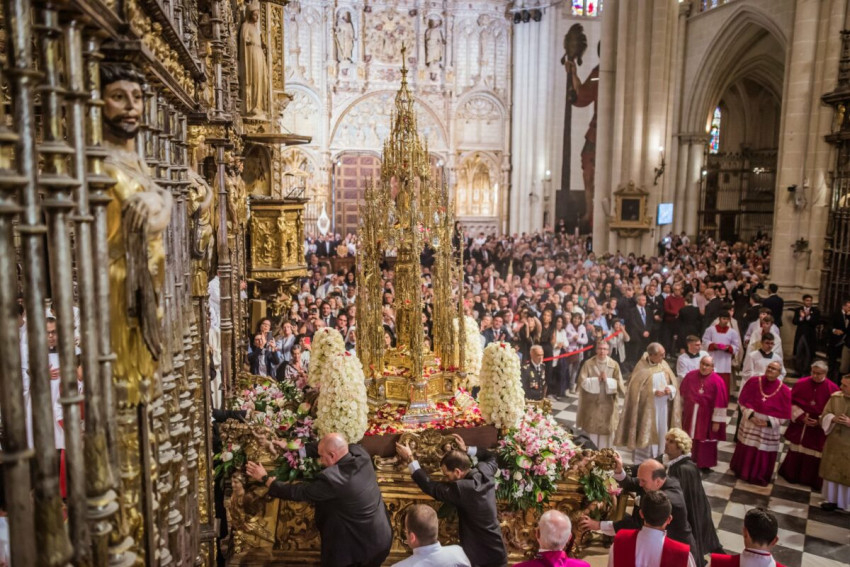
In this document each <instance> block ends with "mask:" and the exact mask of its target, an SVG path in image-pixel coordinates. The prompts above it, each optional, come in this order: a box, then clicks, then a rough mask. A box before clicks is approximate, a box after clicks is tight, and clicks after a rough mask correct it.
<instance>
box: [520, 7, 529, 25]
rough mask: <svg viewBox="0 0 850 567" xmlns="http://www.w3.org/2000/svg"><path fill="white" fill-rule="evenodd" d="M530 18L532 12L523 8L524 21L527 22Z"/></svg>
mask: <svg viewBox="0 0 850 567" xmlns="http://www.w3.org/2000/svg"><path fill="white" fill-rule="evenodd" d="M530 19H531V12H529V11H528V10H523V11H522V23H524V24H527V23H528V21H529V20H530Z"/></svg>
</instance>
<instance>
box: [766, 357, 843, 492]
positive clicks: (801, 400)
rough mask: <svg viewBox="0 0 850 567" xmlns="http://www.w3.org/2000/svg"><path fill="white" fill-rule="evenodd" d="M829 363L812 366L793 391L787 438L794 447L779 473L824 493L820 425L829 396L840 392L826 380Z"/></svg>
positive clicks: (824, 440) (823, 435)
mask: <svg viewBox="0 0 850 567" xmlns="http://www.w3.org/2000/svg"><path fill="white" fill-rule="evenodd" d="M826 373H827V366H826V363H825V362H823V361H821V360H818V361H817V362H815V363H814V364H812V375H811V376H809V377H808V378H801V379H800V380H798V381H797V383H796V384H794V387H793V388H791V423H790V424H789V425H788V429H786V430H785V439H787V440H788V442H789V443H790V444H791V445H790V447H789V448H788V454H787V455H786V456H785V461H783V462H782V466H781V467H780V468H779V474H780V475H781V476H782V478H784V479H785V480H787V481H788V482H794V483H798V484H805V485H808V486H811V487H812V488H813V489H815V490H820V489H821V486H822V485H823V479H821V477H820V475H819V474H818V470H819V469H820V459H821V452H822V451H823V445H824V443H826V434H825V433H824V432H823V428H822V427H821V426H820V415H821V412H822V411H823V408H824V406H825V405H826V402H827V401H829V397H830V396H831V395H832V394H833V393H834V392H837V391H838V386H836V385H835V383H834V382H833V381H832V380H827V379H826Z"/></svg>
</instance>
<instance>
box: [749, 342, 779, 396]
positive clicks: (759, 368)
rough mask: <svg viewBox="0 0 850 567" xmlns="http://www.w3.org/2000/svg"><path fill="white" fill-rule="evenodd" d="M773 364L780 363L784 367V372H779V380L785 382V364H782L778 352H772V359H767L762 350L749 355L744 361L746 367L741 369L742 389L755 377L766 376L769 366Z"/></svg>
mask: <svg viewBox="0 0 850 567" xmlns="http://www.w3.org/2000/svg"><path fill="white" fill-rule="evenodd" d="M771 362H778V363H779V364H781V365H782V370H780V371H779V380H784V379H785V374H786V373H787V372H786V370H785V364H784V363H783V362H782V357H781V356H779V355H778V354H776V352H771V353H770V358H765V357H764V355H763V354H762V353H761V351H760V350H754V351H753V352H751V353H749V354H747V357H746V358H745V359H744V367H743V368H742V369H741V388H743V387H744V384H746V383H747V380H749V379H750V378H752V377H753V376H764V372H765V370H767V365H768V364H770V363H771Z"/></svg>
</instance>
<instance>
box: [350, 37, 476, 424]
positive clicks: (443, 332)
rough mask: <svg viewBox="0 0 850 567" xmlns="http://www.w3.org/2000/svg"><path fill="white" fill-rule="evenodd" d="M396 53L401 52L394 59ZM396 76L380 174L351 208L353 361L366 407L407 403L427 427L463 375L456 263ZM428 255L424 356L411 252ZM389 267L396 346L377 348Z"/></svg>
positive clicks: (444, 191) (407, 96)
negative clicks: (355, 216) (428, 329)
mask: <svg viewBox="0 0 850 567" xmlns="http://www.w3.org/2000/svg"><path fill="white" fill-rule="evenodd" d="M404 53H405V49H404V48H402V60H404ZM407 72H408V71H407V66H406V65H405V64H404V63H403V64H402V69H401V88H399V90H398V93H397V94H396V97H395V108H394V109H393V112H392V116H391V119H390V120H391V125H390V135H389V137H388V138H387V139H386V140H385V142H384V151H383V162H382V165H381V177H380V179H378V180H375V179H372V180H370V181H369V182H368V183H367V187H366V194H365V200H364V201H363V202H361V204H360V226H359V229H358V235H359V239H360V253H359V258H358V264H357V272H358V273H357V280H358V287H359V290H358V294H362V295H361V299H360V300H358V304H359V308H358V313H357V318H358V323H359V324H358V343H357V355H358V357H359V358H360V360H361V362H362V363H363V369H364V372H365V374H366V376H367V388H368V392H369V399H370V403H371V404H373V405H375V406H377V405H380V404H383V403H384V402H390V403H395V404H407V405H408V409H407V413H406V416H407V418H408V419H410V420H415V421H428V420H430V419H431V417H432V411H431V409H432V408H433V404H434V403H435V402H437V401H441V400H447V399H449V398H451V397H452V396H453V395H454V392H455V390H456V388H457V386H458V385H459V379H460V378H461V377H462V376H463V373H462V370H463V369H462V368H459V366H460V364H462V361H463V350H464V346H465V345H463V344H460V343H462V340H461V338H462V337H463V335H464V334H463V333H459V332H458V330H457V323H456V321H457V317H458V315H459V314H461V315H462V313H459V312H460V309H459V307H460V303H459V301H458V302H456V301H454V300H453V297H458V298H460V297H461V296H462V295H463V294H462V293H457V294H456V295H455V294H453V287H454V284H455V282H456V281H457V282H460V276H461V268H460V264H459V262H460V258H459V257H458V255H456V254H455V253H454V250H453V248H452V237H453V231H454V215H453V214H452V206H451V204H450V201H449V192H448V187H447V185H446V183H445V181H444V180H443V179H435V178H436V177H437V175H436V174H435V173H434V171H433V169H432V165H431V159H430V155H429V153H428V146H427V144H426V143H423V141H422V138H421V137H420V135H419V132H418V131H417V125H416V114H415V112H414V110H413V104H414V99H413V96H412V95H411V93H410V89H409V88H408V84H407ZM425 247H430V248H431V249H432V250H433V252H434V257H435V263H434V268H433V273H432V274H431V285H432V286H433V288H432V291H433V293H431V294H430V296H431V298H430V301H431V309H432V313H433V319H432V323H433V325H432V328H433V329H434V331H433V349H432V348H429V346H428V345H427V343H426V340H425V338H426V337H425V331H424V328H423V309H424V307H425V304H424V302H423V293H422V290H423V285H425V283H424V282H423V279H424V278H423V274H422V267H421V265H420V254H421V253H422V252H423V250H424V249H425ZM382 262H386V263H387V265H391V266H393V268H394V270H395V332H396V336H397V339H398V340H397V346H396V347H395V348H387V347H386V346H385V344H384V327H383V310H382V308H383V306H382V293H383V282H382V279H381V264H382Z"/></svg>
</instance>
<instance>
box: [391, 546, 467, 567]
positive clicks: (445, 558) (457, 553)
mask: <svg viewBox="0 0 850 567" xmlns="http://www.w3.org/2000/svg"><path fill="white" fill-rule="evenodd" d="M470 565H471V564H470V562H469V558H467V557H466V554H465V553H464V552H463V548H461V546H459V545H447V546H445V547H443V546H442V545H440V542H437V543H434V544H431V545H423V546H422V547H417V548H416V549H414V550H413V555H411V556H410V557H408V558H407V559H402V560H401V561H399V562H398V563H395V564H394V567H470Z"/></svg>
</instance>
